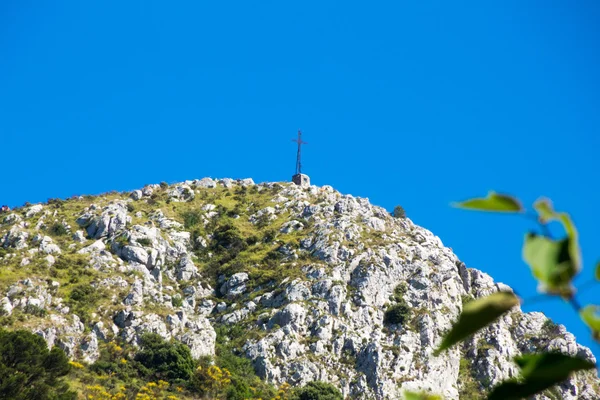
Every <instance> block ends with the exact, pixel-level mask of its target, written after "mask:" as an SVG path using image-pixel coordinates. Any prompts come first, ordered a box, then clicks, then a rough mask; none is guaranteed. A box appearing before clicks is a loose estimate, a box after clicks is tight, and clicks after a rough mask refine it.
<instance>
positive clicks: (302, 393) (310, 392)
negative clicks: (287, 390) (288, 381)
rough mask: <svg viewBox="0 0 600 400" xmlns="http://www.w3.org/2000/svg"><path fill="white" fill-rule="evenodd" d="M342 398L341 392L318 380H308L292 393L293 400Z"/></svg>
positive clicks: (335, 399)
mask: <svg viewBox="0 0 600 400" xmlns="http://www.w3.org/2000/svg"><path fill="white" fill-rule="evenodd" d="M343 398H344V397H343V396H342V393H340V391H339V390H338V389H337V388H336V387H335V386H333V385H331V384H329V383H325V382H319V381H315V382H309V383H307V384H306V385H305V386H303V387H301V388H298V389H295V390H294V391H293V393H292V399H293V400H343Z"/></svg>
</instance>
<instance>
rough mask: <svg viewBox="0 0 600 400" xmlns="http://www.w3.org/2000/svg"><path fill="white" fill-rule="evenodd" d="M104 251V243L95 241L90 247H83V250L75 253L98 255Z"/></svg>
mask: <svg viewBox="0 0 600 400" xmlns="http://www.w3.org/2000/svg"><path fill="white" fill-rule="evenodd" d="M104 249H106V245H105V244H104V242H103V241H102V240H96V241H95V242H94V243H92V244H91V245H89V246H87V247H84V248H83V249H81V250H79V251H78V252H77V253H79V254H93V253H99V252H101V251H102V250H104Z"/></svg>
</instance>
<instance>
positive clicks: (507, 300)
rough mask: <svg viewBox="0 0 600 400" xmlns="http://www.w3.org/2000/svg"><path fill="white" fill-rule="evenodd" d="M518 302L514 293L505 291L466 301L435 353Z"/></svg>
mask: <svg viewBox="0 0 600 400" xmlns="http://www.w3.org/2000/svg"><path fill="white" fill-rule="evenodd" d="M518 304H519V299H517V297H516V296H515V295H514V294H512V293H505V292H498V293H493V294H491V295H489V296H487V297H483V298H481V299H477V300H473V301H470V302H468V303H467V304H465V306H464V307H463V310H462V313H461V314H460V317H459V319H458V321H457V322H456V323H455V324H454V326H452V329H451V330H450V332H448V333H447V334H446V335H445V336H444V339H443V340H442V344H440V347H439V348H438V349H437V350H436V354H440V353H441V352H442V351H444V350H446V349H448V348H449V347H451V346H452V345H454V344H456V343H458V342H460V341H462V340H463V339H465V338H467V337H468V336H470V335H472V334H473V333H475V332H477V331H478V330H480V329H483V328H485V327H486V326H488V325H489V324H491V323H492V322H494V321H495V320H497V319H498V318H500V316H502V314H504V313H506V312H507V311H509V310H510V309H511V308H513V307H515V306H516V305H518Z"/></svg>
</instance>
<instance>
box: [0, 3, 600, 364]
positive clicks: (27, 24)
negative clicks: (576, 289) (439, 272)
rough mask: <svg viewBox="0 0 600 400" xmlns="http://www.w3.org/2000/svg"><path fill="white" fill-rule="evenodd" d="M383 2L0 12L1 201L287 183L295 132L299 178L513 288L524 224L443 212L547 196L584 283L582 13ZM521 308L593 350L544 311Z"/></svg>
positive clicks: (592, 221) (590, 218) (593, 296)
mask: <svg viewBox="0 0 600 400" xmlns="http://www.w3.org/2000/svg"><path fill="white" fill-rule="evenodd" d="M399 3H401V2H396V1H389V2H371V3H369V4H367V3H365V2H353V1H343V2H341V1H340V2H323V1H317V2H313V1H302V2H294V3H293V4H292V2H282V1H260V2H256V1H255V2H248V1H237V2H226V1H216V2H199V1H187V2H185V1H177V2H164V1H149V0H143V1H142V0H138V1H101V2H91V1H85V2H82V1H61V2H58V1H27V0H18V1H17V0H8V1H7V0H4V1H2V2H0V139H1V141H0V148H1V151H0V154H1V156H2V169H3V172H4V173H3V174H2V186H1V187H0V203H2V204H8V205H10V206H16V205H21V204H23V203H24V202H25V201H29V202H39V201H45V200H46V199H47V198H50V197H68V196H71V195H74V194H97V193H101V192H104V191H109V190H113V189H114V190H131V189H135V188H139V187H141V186H143V185H144V184H146V183H156V182H160V181H168V182H176V181H181V180H185V179H193V178H199V177H204V176H212V177H234V178H236V177H252V178H254V179H255V180H256V181H281V180H283V181H285V180H289V179H290V176H291V175H292V173H293V172H294V163H295V150H296V149H295V147H294V144H293V143H292V142H291V141H290V140H291V139H292V138H293V137H294V136H295V134H296V130H297V129H298V128H301V129H302V130H303V131H304V133H305V140H306V141H308V142H309V145H308V146H307V147H306V149H305V160H304V169H305V172H306V173H308V174H309V175H310V176H311V178H312V181H313V183H315V184H317V185H325V184H329V185H332V186H334V187H335V188H336V189H338V190H340V191H341V192H343V193H351V194H353V195H359V196H363V197H369V198H370V200H371V201H372V202H373V203H374V204H378V205H381V206H384V207H386V208H388V209H392V208H393V206H395V205H396V204H401V205H403V206H404V207H405V209H406V210H407V213H408V215H409V216H410V217H411V218H412V219H413V220H414V221H415V222H416V223H418V224H420V225H422V226H424V227H426V228H428V229H430V230H431V231H433V232H434V233H435V234H437V235H438V236H440V237H441V239H442V240H443V242H444V243H445V244H446V245H447V246H450V247H452V248H453V249H454V251H455V252H456V253H457V254H458V256H459V257H461V259H462V260H464V261H465V262H466V263H467V265H468V266H470V267H475V268H479V269H482V270H483V271H486V272H488V273H489V274H491V275H492V276H493V277H494V278H495V279H496V280H498V281H502V282H505V283H507V284H509V285H511V286H513V287H514V288H515V289H516V290H517V291H518V292H519V293H520V294H522V295H523V297H528V296H531V295H533V294H535V282H534V280H533V279H532V278H531V276H530V273H529V270H528V269H527V267H526V266H525V265H524V264H523V263H522V261H521V259H520V248H521V241H522V235H523V233H524V232H525V230H526V229H528V228H531V226H530V224H529V223H527V222H521V221H519V220H517V219H515V218H510V217H499V216H494V215H484V214H476V213H468V212H465V211H460V210H455V209H452V208H450V207H449V203H450V202H451V201H454V200H460V199H464V198H466V197H471V196H475V195H484V194H485V193H486V192H487V191H488V190H489V189H495V190H498V191H503V192H508V193H514V194H517V195H519V196H520V197H521V198H522V199H523V200H525V201H526V202H531V201H533V200H534V199H535V198H536V197H537V196H538V195H545V196H549V197H551V198H552V199H554V201H555V204H556V206H557V208H560V209H564V210H568V211H570V212H571V213H572V214H573V216H574V218H575V221H576V222H577V224H578V226H579V229H580V233H581V236H582V247H583V254H584V261H585V263H586V268H585V269H584V271H583V275H584V276H585V279H588V278H589V277H591V276H592V265H593V264H594V263H595V261H596V260H597V259H598V258H600V218H599V217H598V212H597V207H598V197H599V195H600V179H599V178H598V174H599V172H600V165H599V161H598V153H599V150H600V139H599V134H600V112H599V110H600V74H599V73H598V71H600V43H599V41H600V35H599V29H600V28H599V27H600V25H599V24H598V21H599V20H600V3H599V2H597V1H578V2H573V1H560V2H559V1H538V2H536V1H530V2H524V1H502V2H494V3H495V5H491V3H492V2H481V1H472V2H461V1H458V2H448V1H411V2H404V3H406V4H402V5H400V4H399ZM482 3H486V4H482ZM585 279H581V280H582V281H583V280H585ZM594 290H596V293H594ZM598 293H600V288H599V287H596V288H594V289H592V290H588V292H587V293H586V296H583V297H584V299H583V302H586V301H595V302H600V295H599V294H598ZM525 309H527V310H542V311H544V312H545V313H546V314H547V315H549V316H551V317H552V318H554V319H555V320H556V321H558V322H561V323H565V324H566V325H567V326H568V328H569V329H570V330H571V331H572V332H574V333H575V334H576V336H577V338H578V339H579V341H580V342H582V343H584V344H586V345H592V341H591V340H590V338H589V333H588V331H587V330H586V329H585V327H583V325H582V324H581V323H580V322H579V321H578V319H577V318H576V317H574V315H573V313H572V312H571V310H570V309H569V308H568V307H566V306H563V305H562V304H561V302H560V301H548V302H543V303H536V304H532V305H531V306H529V307H528V306H525ZM593 350H594V352H595V353H596V354H598V355H600V349H599V347H598V346H595V347H593Z"/></svg>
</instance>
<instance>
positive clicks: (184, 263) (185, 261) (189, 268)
mask: <svg viewBox="0 0 600 400" xmlns="http://www.w3.org/2000/svg"><path fill="white" fill-rule="evenodd" d="M197 274H198V268H196V266H195V265H194V263H193V262H192V260H191V259H190V258H189V257H188V256H184V257H183V258H182V259H181V260H180V261H179V264H178V265H177V279H179V280H180V281H189V280H190V279H192V278H193V277H195V276H197Z"/></svg>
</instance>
